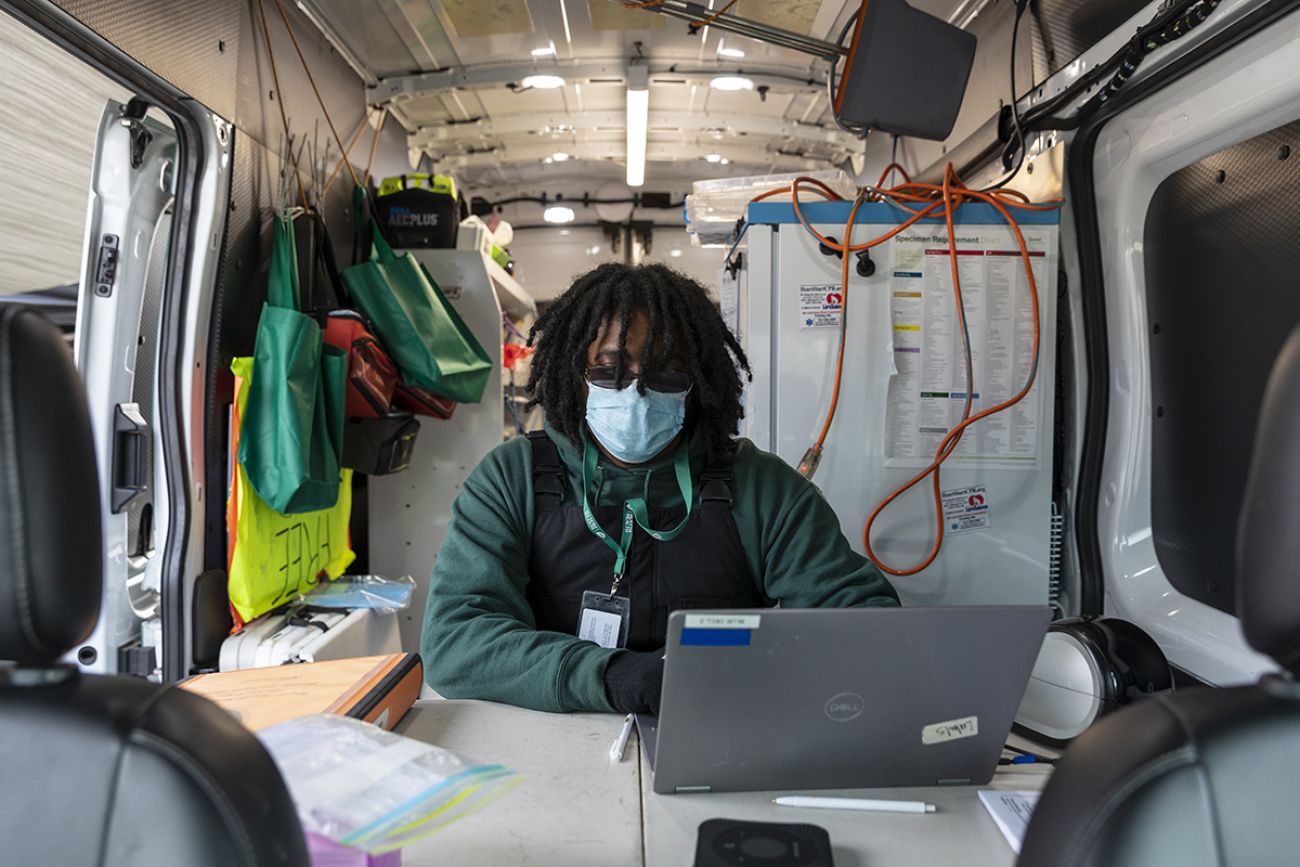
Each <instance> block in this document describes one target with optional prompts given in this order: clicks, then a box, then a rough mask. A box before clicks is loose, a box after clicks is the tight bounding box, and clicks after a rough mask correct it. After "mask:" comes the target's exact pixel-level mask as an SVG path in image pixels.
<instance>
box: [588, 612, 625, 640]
mask: <svg viewBox="0 0 1300 867" xmlns="http://www.w3.org/2000/svg"><path fill="white" fill-rule="evenodd" d="M620 625H621V620H620V618H619V616H618V615H617V614H611V613H610V612H608V611H596V610H595V609H592V608H584V609H582V623H580V624H578V637H579V638H581V639H582V640H583V641H594V642H596V643H597V644H599V645H600V646H601V647H618V630H619V626H620Z"/></svg>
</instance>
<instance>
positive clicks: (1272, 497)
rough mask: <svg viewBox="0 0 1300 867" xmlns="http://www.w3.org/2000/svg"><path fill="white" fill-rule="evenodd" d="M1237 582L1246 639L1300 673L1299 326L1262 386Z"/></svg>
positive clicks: (1239, 538)
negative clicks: (1263, 387)
mask: <svg viewBox="0 0 1300 867" xmlns="http://www.w3.org/2000/svg"><path fill="white" fill-rule="evenodd" d="M1236 583H1237V616H1238V617H1240V618H1241V627H1242V630H1243V631H1244V632H1245V634H1246V640H1247V641H1248V642H1250V646H1251V647H1253V648H1255V649H1256V650H1258V651H1259V652H1260V653H1266V654H1268V655H1269V656H1271V657H1273V658H1274V659H1275V660H1277V661H1278V663H1279V664H1280V665H1281V666H1282V667H1283V668H1286V669H1288V670H1290V671H1292V672H1300V327H1298V328H1297V329H1296V330H1295V331H1293V332H1291V336H1290V337H1289V338H1288V339H1287V341H1286V344H1285V345H1283V347H1282V351H1281V352H1280V353H1278V356H1277V360H1276V361H1275V362H1273V372H1272V373H1271V374H1270V375H1269V378H1268V385H1267V387H1266V388H1265V389H1264V400H1263V401H1262V403H1261V409H1260V413H1259V427H1258V429H1257V430H1256V431H1255V451H1254V454H1253V455H1252V457H1251V461H1250V475H1249V477H1248V478H1247V480H1246V494H1245V497H1244V498H1243V499H1242V503H1241V518H1240V522H1239V524H1238V526H1237V582H1236Z"/></svg>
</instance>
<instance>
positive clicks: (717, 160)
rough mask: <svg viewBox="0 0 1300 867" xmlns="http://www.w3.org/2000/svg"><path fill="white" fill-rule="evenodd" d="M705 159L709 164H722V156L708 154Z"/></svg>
mask: <svg viewBox="0 0 1300 867" xmlns="http://www.w3.org/2000/svg"><path fill="white" fill-rule="evenodd" d="M704 159H705V161H707V162H711V163H720V162H722V154H706V155H705V157H704Z"/></svg>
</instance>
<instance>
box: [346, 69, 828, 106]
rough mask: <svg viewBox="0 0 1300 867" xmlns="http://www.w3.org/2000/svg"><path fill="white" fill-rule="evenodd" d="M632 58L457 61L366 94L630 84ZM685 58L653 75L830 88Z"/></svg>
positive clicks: (380, 99)
mask: <svg viewBox="0 0 1300 867" xmlns="http://www.w3.org/2000/svg"><path fill="white" fill-rule="evenodd" d="M627 61H628V59H627V58H626V57H617V58H609V59H606V60H582V61H573V62H561V63H554V62H552V63H538V62H527V63H494V64H482V65H474V66H455V67H450V68H447V69H436V70H431V71H429V72H419V73H415V74H414V75H397V76H393V77H391V78H382V79H380V80H379V83H378V84H377V85H375V86H374V87H368V88H366V99H367V101H368V102H369V103H370V104H371V105H385V104H389V103H397V104H400V103H402V102H405V101H407V100H409V99H411V98H413V97H415V96H417V95H419V94H423V93H429V92H432V91H438V90H450V89H454V88H479V87H494V86H504V85H507V84H515V83H518V82H520V81H522V80H523V79H525V78H527V77H528V76H530V75H558V76H561V77H563V78H564V79H565V81H566V83H568V84H574V83H581V84H585V83H588V82H593V81H595V82H602V83H608V84H619V85H621V84H625V83H626V81H627ZM684 66H685V64H682V63H666V62H659V63H651V64H650V78H651V80H652V81H651V83H654V82H653V79H655V78H659V77H663V78H668V77H671V78H673V79H682V80H687V81H692V80H698V81H700V82H703V83H707V82H708V80H709V79H711V78H714V77H715V76H719V75H739V76H743V77H745V78H748V79H750V80H751V81H753V82H754V86H755V87H767V88H770V89H771V90H773V91H789V90H796V91H813V90H818V91H820V90H825V89H826V78H825V76H811V75H808V74H807V73H806V72H800V71H798V70H794V69H790V68H788V67H786V68H782V67H773V66H760V67H745V66H744V65H740V64H718V65H716V66H710V67H707V68H699V67H694V68H683V67H684Z"/></svg>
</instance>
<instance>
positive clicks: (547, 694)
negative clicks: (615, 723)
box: [420, 601, 613, 713]
mask: <svg viewBox="0 0 1300 867" xmlns="http://www.w3.org/2000/svg"><path fill="white" fill-rule="evenodd" d="M457 608H459V610H457ZM440 609H443V610H440ZM440 615H445V616H440ZM420 650H421V656H422V658H423V661H424V672H425V680H426V681H427V682H428V684H429V686H431V687H432V688H433V689H435V690H437V691H438V693H439V694H441V695H442V696H443V697H444V698H469V699H484V700H488V701H500V702H506V703H508V704H513V705H517V706H519V707H527V708H531V709H533V710H543V711H550V712H553V713H564V712H574V711H603V712H609V711H611V710H613V708H612V707H611V706H610V704H609V701H608V699H607V698H606V695H605V688H604V680H603V678H604V672H605V666H606V664H607V663H608V661H609V656H610V655H611V653H612V651H608V650H603V649H602V648H599V647H597V646H596V645H594V644H592V643H591V642H586V641H580V640H579V639H578V638H576V637H574V636H571V635H564V634H562V633H558V632H545V631H539V630H536V629H533V628H532V627H530V626H528V625H527V624H524V623H521V622H520V621H518V620H515V619H513V618H510V617H508V616H505V615H501V614H494V613H490V612H485V611H477V612H475V611H472V609H468V608H466V607H459V606H446V607H445V609H444V606H442V605H439V604H438V603H437V602H436V601H435V602H434V604H433V605H432V606H431V610H430V618H429V621H428V622H427V623H426V626H425V631H424V635H423V637H422V639H421V646H420Z"/></svg>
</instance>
